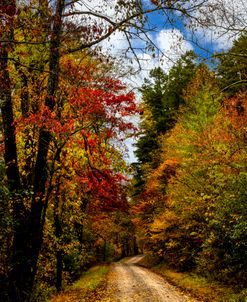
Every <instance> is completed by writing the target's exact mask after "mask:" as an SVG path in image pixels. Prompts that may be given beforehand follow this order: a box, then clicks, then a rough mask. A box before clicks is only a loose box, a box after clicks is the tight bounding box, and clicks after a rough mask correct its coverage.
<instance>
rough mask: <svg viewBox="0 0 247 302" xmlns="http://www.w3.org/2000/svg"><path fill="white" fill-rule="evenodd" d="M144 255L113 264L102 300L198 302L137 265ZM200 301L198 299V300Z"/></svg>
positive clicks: (116, 301) (123, 301)
mask: <svg viewBox="0 0 247 302" xmlns="http://www.w3.org/2000/svg"><path fill="white" fill-rule="evenodd" d="M141 257H142V256H136V257H132V258H130V259H128V260H127V261H125V262H117V263H114V264H113V265H112V269H111V271H110V273H109V276H108V283H107V288H106V291H105V292H104V295H103V296H102V297H101V298H100V299H99V300H98V299H97V301H101V302H192V301H193V302H196V300H194V299H192V298H189V297H188V296H185V295H184V294H182V293H180V292H178V290H177V289H176V288H175V287H173V286H172V285H170V284H169V283H167V282H166V281H164V279H163V278H162V277H160V276H159V275H157V274H155V273H153V272H151V271H150V270H148V269H146V268H143V267H140V266H138V265H137V263H138V261H140V259H141ZM197 302H198V301H197Z"/></svg>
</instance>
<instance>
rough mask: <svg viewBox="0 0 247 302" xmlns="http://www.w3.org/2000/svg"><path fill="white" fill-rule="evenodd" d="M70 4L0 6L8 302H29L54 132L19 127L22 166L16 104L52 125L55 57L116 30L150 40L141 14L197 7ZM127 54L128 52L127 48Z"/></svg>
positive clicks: (57, 72) (58, 70)
mask: <svg viewBox="0 0 247 302" xmlns="http://www.w3.org/2000/svg"><path fill="white" fill-rule="evenodd" d="M77 4H78V2H77V1H72V2H67V1H65V0H57V1H51V2H48V1H46V0H44V1H43V0H42V1H36V0H34V1H31V2H28V1H24V2H23V3H20V4H18V6H17V5H16V2H15V0H11V2H9V1H6V0H1V1H0V14H1V28H0V43H1V49H0V68H1V70H0V73H1V79H2V80H1V93H0V97H1V101H2V102H1V114H2V120H3V130H2V131H3V135H4V147H5V152H4V158H5V167H6V175H7V182H8V187H9V190H10V194H11V198H10V202H12V204H13V209H12V210H13V211H12V217H13V221H14V225H13V241H12V247H11V256H12V260H11V269H10V273H9V296H10V298H9V299H10V301H18V299H19V300H20V301H29V300H30V295H31V292H32V287H33V284H34V280H35V275H36V272H37V263H38V258H39V254H40V250H41V247H42V243H43V231H44V222H45V218H46V215H47V206H48V204H49V202H50V199H49V196H50V192H49V189H48V188H47V185H49V177H50V175H49V168H50V161H49V160H50V158H49V156H50V153H51V148H52V147H53V146H54V143H55V142H56V140H55V141H54V132H53V130H52V129H51V128H49V127H48V126H47V124H45V123H43V124H42V123H41V124H40V125H41V127H37V125H34V128H35V127H37V128H38V133H37V132H35V131H34V132H33V131H32V129H28V130H27V133H26V134H28V133H29V134H34V135H35V137H33V140H30V139H29V137H28V136H27V137H26V138H25V139H24V141H25V143H24V145H26V146H28V148H27V152H23V153H22V155H23V162H24V163H20V161H19V158H18V152H19V150H22V146H23V143H20V141H19V142H18V144H17V136H16V130H15V127H16V124H15V120H16V117H17V115H18V114H19V112H20V107H21V111H22V115H23V116H28V117H30V116H32V114H34V115H33V116H34V117H37V114H39V116H41V115H43V117H44V118H45V119H47V120H48V121H50V122H51V123H52V124H53V125H54V118H53V116H54V115H55V116H56V115H57V114H59V110H57V109H58V107H59V106H60V105H61V103H63V98H66V97H67V96H66V95H64V94H62V93H61V90H60V88H61V87H60V84H61V82H62V80H61V74H62V65H61V62H62V58H64V57H65V56H67V55H70V54H74V53H79V52H81V51H82V50H85V49H92V51H93V52H97V50H95V49H94V46H97V45H99V43H100V42H101V41H103V40H104V39H107V38H108V37H110V36H111V35H112V34H113V33H114V32H116V31H118V30H120V31H123V32H124V34H125V35H126V37H127V39H129V38H130V37H131V36H134V37H135V36H144V37H145V38H146V40H147V41H149V42H150V40H149V39H148V34H147V31H146V30H145V29H144V27H143V24H144V23H145V16H146V15H147V14H149V13H152V12H154V11H161V12H163V13H164V15H165V16H167V14H168V15H169V14H171V15H172V14H173V13H174V12H175V11H178V12H179V13H180V15H179V16H180V17H181V18H187V17H189V16H193V11H194V10H196V9H198V5H197V3H193V5H192V6H190V7H189V8H187V1H186V2H184V1H175V2H173V3H166V2H163V1H162V2H158V3H153V4H150V6H148V7H146V6H144V5H142V4H141V3H140V2H138V3H137V2H136V1H130V2H128V5H126V3H124V2H123V1H117V3H116V5H115V7H114V13H113V16H112V17H108V16H105V15H104V14H102V13H100V11H102V6H101V7H100V11H97V10H96V9H90V8H88V6H85V9H84V7H83V8H82V9H79V6H78V5H77ZM87 4H89V3H87ZM148 4H149V3H148ZM107 5H108V2H107V1H103V8H105V7H107ZM103 11H104V10H103ZM75 17H76V18H77V19H76V20H75V19H74V18H75ZM168 17H169V16H168ZM167 20H171V19H169V18H168V19H167ZM30 25H31V26H30ZM129 41H130V40H129ZM130 49H131V50H132V51H134V48H133V47H132V46H131V44H130ZM83 55H84V54H83ZM78 60H79V59H78ZM34 71H35V72H34ZM36 72H37V73H36ZM39 72H40V73H39ZM26 75H30V76H29V77H27V76H26ZM40 75H41V77H40ZM68 75H69V73H68ZM33 83H34V85H33ZM39 83H41V85H39ZM84 84H86V83H84ZM109 85H110V83H109ZM18 89H20V90H19V91H18ZM35 89H37V90H35ZM84 96H85V95H84ZM20 105H21V106H20ZM15 111H16V112H15ZM41 120H42V119H41ZM37 121H40V119H37ZM120 126H121V124H119V127H120ZM27 128H28V126H27ZM29 142H31V143H30V145H29ZM91 142H92V143H93V139H92V140H91ZM31 150H32V151H33V154H34V155H35V156H34V157H33V158H31V157H30V154H31ZM58 153H59V152H58ZM58 153H57V154H58ZM30 160H31V162H30ZM22 167H25V170H26V173H28V176H27V174H23V173H22V175H20V172H21V170H22ZM19 276H22V277H21V278H19Z"/></svg>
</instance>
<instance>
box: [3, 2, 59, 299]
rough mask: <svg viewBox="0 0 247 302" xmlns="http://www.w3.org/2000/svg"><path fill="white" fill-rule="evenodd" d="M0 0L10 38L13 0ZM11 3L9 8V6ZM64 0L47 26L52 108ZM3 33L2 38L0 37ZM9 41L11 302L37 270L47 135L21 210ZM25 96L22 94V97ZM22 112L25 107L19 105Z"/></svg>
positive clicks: (6, 115)
mask: <svg viewBox="0 0 247 302" xmlns="http://www.w3.org/2000/svg"><path fill="white" fill-rule="evenodd" d="M11 1H12V2H11V3H10V0H0V9H1V10H4V11H3V13H5V14H6V11H7V10H8V11H10V12H11V13H12V15H10V18H9V20H8V21H7V22H5V24H4V25H3V24H0V25H1V26H2V27H3V26H8V30H3V34H2V37H1V38H2V40H4V41H7V42H8V41H11V40H13V28H12V27H11V22H12V20H13V17H14V14H15V11H16V9H15V1H14V0H11ZM11 5H12V6H13V8H12V9H10V6H11ZM63 8H64V0H57V5H56V14H55V17H54V22H53V24H52V27H51V33H52V36H51V42H50V63H49V69H50V75H49V79H48V87H47V98H46V106H47V107H48V108H49V109H50V110H53V109H54V105H55V94H56V91H57V87H58V74H59V48H60V34H61V27H62V11H63ZM0 22H1V21H0ZM3 35H4V37H3ZM9 49H11V46H10V43H6V42H5V43H1V48H0V77H1V81H0V90H1V91H0V98H1V103H2V105H1V110H2V116H3V133H4V143H5V155H4V158H5V164H6V174H7V178H8V183H9V188H10V192H11V193H12V200H13V219H14V222H15V224H14V234H13V235H14V236H13V245H12V249H13V255H12V260H11V270H10V274H9V288H10V291H9V300H10V301H11V302H12V301H13V302H19V301H20V302H26V301H30V297H31V293H32V288H33V284H34V278H35V275H36V271H37V262H38V257H39V252H40V249H41V246H42V240H43V223H42V222H43V221H44V219H42V217H44V216H45V210H46V206H45V205H44V204H43V200H44V195H45V185H46V181H47V178H48V174H47V154H48V148H49V145H50V141H51V135H50V133H49V132H48V131H46V130H45V129H43V130H41V132H40V137H39V144H38V154H37V159H36V165H35V171H34V183H33V188H34V193H35V194H34V198H33V200H32V204H31V212H30V213H28V214H29V215H27V212H26V211H25V207H24V204H23V201H22V199H21V196H20V190H21V182H20V176H19V170H18V162H17V148H16V142H15V125H14V117H13V107H12V99H11V82H10V77H9V72H8V68H7V67H8V50H9ZM23 97H25V96H23ZM22 105H23V106H22V109H23V111H24V112H25V111H26V109H27V108H26V107H25V106H24V104H22Z"/></svg>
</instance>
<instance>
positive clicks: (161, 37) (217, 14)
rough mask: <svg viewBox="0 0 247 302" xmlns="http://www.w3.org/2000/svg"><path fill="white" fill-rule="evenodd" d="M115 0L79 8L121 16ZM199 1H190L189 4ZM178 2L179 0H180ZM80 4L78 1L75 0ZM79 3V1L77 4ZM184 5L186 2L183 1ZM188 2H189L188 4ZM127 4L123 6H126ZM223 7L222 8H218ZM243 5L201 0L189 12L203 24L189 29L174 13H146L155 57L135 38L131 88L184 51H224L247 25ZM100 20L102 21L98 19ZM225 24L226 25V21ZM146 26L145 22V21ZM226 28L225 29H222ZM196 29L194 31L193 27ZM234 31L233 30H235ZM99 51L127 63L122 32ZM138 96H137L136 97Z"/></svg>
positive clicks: (206, 54)
mask: <svg viewBox="0 0 247 302" xmlns="http://www.w3.org/2000/svg"><path fill="white" fill-rule="evenodd" d="M116 1H117V0H107V1H106V0H88V1H81V6H78V9H80V10H88V9H89V10H90V9H91V10H93V11H97V12H99V13H100V14H104V15H105V16H108V17H110V18H112V19H116V18H117V19H118V20H119V19H121V18H122V17H124V14H125V13H126V12H127V11H124V9H125V8H123V11H120V12H118V14H116V13H115V10H114V6H115V4H116ZM134 1H135V0H127V1H126V2H134ZM144 1H145V3H146V4H147V5H149V6H150V1H149V0H143V3H144ZM193 1H194V2H195V1H197V3H198V2H199V1H200V0H191V1H190V2H189V3H192V2H193ZM181 2H182V1H181ZM78 3H80V1H79V2H78ZM78 5H79V4H78ZM186 5H187V7H189V8H190V7H191V6H189V4H188V3H187V2H186ZM190 5H191V4H190ZM126 7H127V6H126ZM222 8H224V10H222ZM246 16H247V4H246V1H245V0H234V2H233V0H205V2H204V7H203V11H202V12H201V11H199V10H196V11H194V12H193V17H194V18H199V19H201V21H202V22H204V21H207V22H206V23H207V25H208V26H207V27H202V26H200V25H199V24H198V23H197V22H195V21H193V24H192V25H193V26H192V28H193V30H192V31H191V30H189V26H188V25H189V23H188V21H186V26H184V24H183V23H182V22H181V21H180V20H181V19H180V18H179V15H178V14H176V13H175V14H174V15H173V17H174V22H173V24H170V23H169V22H167V18H166V17H165V16H164V15H163V14H161V13H157V12H156V13H152V14H150V15H149V16H148V19H149V26H150V27H153V28H155V31H152V32H150V33H148V38H149V39H150V40H152V42H153V43H154V44H155V45H156V46H157V48H159V49H160V51H156V55H157V54H159V56H158V57H157V56H156V57H153V56H152V54H151V53H150V52H149V51H148V50H147V49H145V48H144V43H143V41H141V40H140V39H135V40H134V41H132V42H133V44H132V46H134V47H135V48H136V49H135V51H136V53H135V55H136V57H137V58H138V59H139V62H140V64H141V70H139V71H138V73H137V74H136V75H135V76H128V77H127V78H125V79H124V80H125V81H126V83H127V85H128V86H129V87H130V89H132V88H133V87H136V88H138V87H141V85H142V83H143V79H144V78H145V77H148V74H149V71H150V70H151V69H153V68H154V67H157V66H160V67H162V68H163V69H164V70H165V71H167V72H168V71H169V69H170V68H171V67H172V65H173V64H174V63H175V62H176V61H177V60H178V59H179V57H180V56H181V55H182V54H184V53H185V52H186V51H188V50H194V51H195V52H196V53H197V54H199V55H200V56H201V57H202V58H210V56H211V54H212V52H215V51H222V50H223V51H224V50H226V49H228V48H229V47H231V45H232V42H233V40H234V38H236V37H237V35H238V33H239V29H241V27H242V28H243V26H244V25H245V26H247V18H246ZM101 21H102V20H101ZM227 23H229V24H227ZM147 26H148V24H147ZM227 26H229V28H230V30H229V32H227V30H226V28H227ZM195 28H196V30H195ZM234 31H235V32H236V33H235V32H234ZM192 40H193V42H192ZM194 42H196V43H194ZM101 46H102V48H103V51H104V52H105V53H107V54H111V55H112V56H115V57H117V58H120V60H121V62H122V64H123V65H122V66H123V69H125V68H126V66H127V65H128V64H129V63H130V61H127V60H124V59H123V57H122V54H123V53H124V51H125V50H126V49H127V48H128V47H129V44H128V41H127V39H126V37H125V36H124V34H123V33H121V32H116V33H115V34H114V35H112V36H111V38H110V39H109V40H105V41H103V42H102V43H101ZM129 56H130V57H132V58H134V55H133V53H131V52H129ZM131 67H132V68H136V69H138V67H139V66H138V63H137V62H136V61H135V60H134V61H133V63H132V65H131ZM137 97H138V96H137ZM131 144H132V141H128V142H127V146H128V147H130V152H129V155H130V159H129V160H130V161H134V160H135V158H134V155H133V147H131Z"/></svg>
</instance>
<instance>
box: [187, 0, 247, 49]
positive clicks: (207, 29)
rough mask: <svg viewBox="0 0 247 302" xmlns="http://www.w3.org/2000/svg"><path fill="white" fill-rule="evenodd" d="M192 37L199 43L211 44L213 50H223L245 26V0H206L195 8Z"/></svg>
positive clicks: (246, 17) (246, 21)
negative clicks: (198, 7) (194, 30)
mask: <svg viewBox="0 0 247 302" xmlns="http://www.w3.org/2000/svg"><path fill="white" fill-rule="evenodd" d="M194 17H195V18H196V19H197V21H195V20H194V22H193V25H194V27H196V29H197V31H196V32H194V36H193V38H195V39H194V40H195V41H196V42H198V43H199V45H200V44H201V43H202V42H204V44H205V45H206V44H211V47H212V48H213V50H215V51H220V50H225V49H228V48H230V47H231V46H232V43H233V41H234V40H235V39H236V38H237V37H238V36H239V34H241V32H242V31H243V30H244V29H245V28H246V27H247V2H246V0H235V1H234V0H208V1H206V2H205V3H204V5H203V6H202V7H201V8H200V9H198V10H197V12H196V13H195V15H194Z"/></svg>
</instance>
